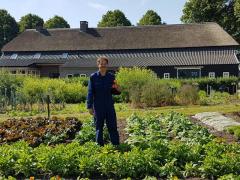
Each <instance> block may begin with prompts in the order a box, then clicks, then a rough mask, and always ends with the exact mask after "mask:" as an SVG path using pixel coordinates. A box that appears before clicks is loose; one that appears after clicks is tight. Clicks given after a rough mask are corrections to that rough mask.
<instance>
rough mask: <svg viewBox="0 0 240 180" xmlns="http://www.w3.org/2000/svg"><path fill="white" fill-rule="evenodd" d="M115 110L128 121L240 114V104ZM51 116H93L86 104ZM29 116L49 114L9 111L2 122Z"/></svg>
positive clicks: (121, 107) (120, 105)
mask: <svg viewBox="0 0 240 180" xmlns="http://www.w3.org/2000/svg"><path fill="white" fill-rule="evenodd" d="M115 109H116V113H117V118H118V119H126V118H128V117H129V116H130V115H131V114H133V113H136V114H138V115H139V116H144V115H147V114H160V113H168V112H171V111H175V112H179V113H183V114H185V115H188V116H189V115H194V114H196V113H200V112H215V111H218V112H222V113H230V112H238V111H239V110H240V103H233V104H221V105H212V106H201V105H191V106H165V107H157V108H144V109H139V108H132V107H131V105H130V104H126V103H116V104H115ZM51 115H54V116H55V115H57V116H62V117H67V116H74V117H77V118H79V119H80V120H84V119H86V118H89V117H91V115H90V114H89V113H88V112H87V109H86V107H85V104H84V103H80V104H67V105H66V107H65V108H64V109H62V110H60V111H54V110H53V111H51ZM29 116H33V117H34V116H47V112H42V113H38V112H36V111H33V112H23V111H13V110H12V111H9V112H8V113H6V114H0V122H1V121H4V120H6V119H7V118H11V117H15V118H17V117H29Z"/></svg>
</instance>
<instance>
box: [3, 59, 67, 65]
mask: <svg viewBox="0 0 240 180" xmlns="http://www.w3.org/2000/svg"><path fill="white" fill-rule="evenodd" d="M66 61H67V59H5V58H4V59H3V58H2V59H1V58H0V67H27V66H30V65H32V64H49V65H50V64H64V63H66Z"/></svg>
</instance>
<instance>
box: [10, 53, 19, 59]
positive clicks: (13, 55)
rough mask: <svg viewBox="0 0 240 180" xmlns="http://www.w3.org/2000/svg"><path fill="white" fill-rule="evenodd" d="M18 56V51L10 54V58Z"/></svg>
mask: <svg viewBox="0 0 240 180" xmlns="http://www.w3.org/2000/svg"><path fill="white" fill-rule="evenodd" d="M17 57H18V54H17V53H13V54H12V55H11V56H10V59H17Z"/></svg>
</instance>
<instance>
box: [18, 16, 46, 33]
mask: <svg viewBox="0 0 240 180" xmlns="http://www.w3.org/2000/svg"><path fill="white" fill-rule="evenodd" d="M43 24H44V21H43V19H42V18H41V17H39V16H38V15H35V14H31V13H30V14H27V15H25V16H23V17H21V20H20V22H19V28H20V32H23V31H24V30H25V29H35V28H36V27H37V26H43Z"/></svg>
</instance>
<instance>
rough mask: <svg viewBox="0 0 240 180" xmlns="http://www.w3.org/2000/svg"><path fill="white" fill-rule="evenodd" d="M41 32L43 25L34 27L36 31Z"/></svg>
mask: <svg viewBox="0 0 240 180" xmlns="http://www.w3.org/2000/svg"><path fill="white" fill-rule="evenodd" d="M42 30H43V24H42V23H37V25H36V31H39V32H41V31H42Z"/></svg>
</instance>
